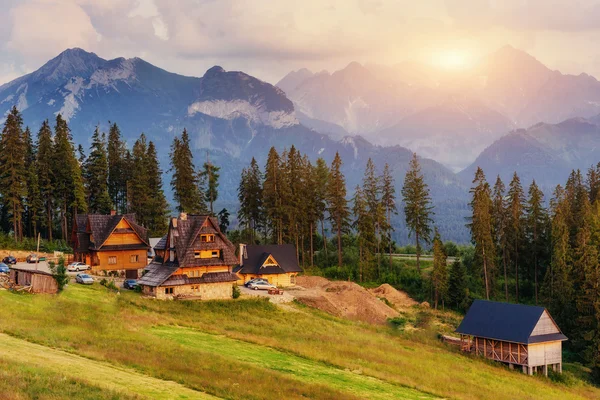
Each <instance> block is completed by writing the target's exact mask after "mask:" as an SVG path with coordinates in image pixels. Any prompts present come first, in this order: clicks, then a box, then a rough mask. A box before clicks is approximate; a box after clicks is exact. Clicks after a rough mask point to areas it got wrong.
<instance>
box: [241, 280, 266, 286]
mask: <svg viewBox="0 0 600 400" xmlns="http://www.w3.org/2000/svg"><path fill="white" fill-rule="evenodd" d="M254 282H268V281H267V280H266V279H263V278H254V279H250V280H249V281H248V282H246V283H244V286H246V287H249V286H250V284H251V283H254Z"/></svg>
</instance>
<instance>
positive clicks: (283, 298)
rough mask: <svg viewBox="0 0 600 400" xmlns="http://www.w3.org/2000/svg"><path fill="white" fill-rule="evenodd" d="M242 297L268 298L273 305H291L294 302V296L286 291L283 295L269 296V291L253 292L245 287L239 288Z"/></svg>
mask: <svg viewBox="0 0 600 400" xmlns="http://www.w3.org/2000/svg"><path fill="white" fill-rule="evenodd" d="M239 288H240V292H241V293H242V296H248V297H267V298H268V299H269V301H270V302H271V303H289V302H291V301H294V298H295V297H294V296H293V295H291V294H290V293H289V292H288V291H286V290H284V291H283V294H269V291H268V290H252V289H248V288H247V287H245V286H239Z"/></svg>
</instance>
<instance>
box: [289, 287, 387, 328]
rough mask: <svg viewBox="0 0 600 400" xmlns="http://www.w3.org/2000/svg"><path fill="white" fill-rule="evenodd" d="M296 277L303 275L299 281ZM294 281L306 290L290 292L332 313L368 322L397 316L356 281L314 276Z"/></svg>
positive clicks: (381, 322)
mask: <svg viewBox="0 0 600 400" xmlns="http://www.w3.org/2000/svg"><path fill="white" fill-rule="evenodd" d="M300 278H304V279H302V283H301V279H300ZM306 278H309V279H306ZM315 278H317V279H315ZM297 282H298V285H301V286H304V285H306V286H304V287H305V288H306V290H299V291H297V292H294V295H295V296H296V298H297V299H298V300H299V301H300V302H302V303H304V304H306V305H308V306H311V307H315V308H318V309H319V310H322V311H325V312H327V313H330V314H333V315H335V316H338V317H343V318H348V319H352V320H355V321H363V322H368V323H372V324H384V323H385V322H386V321H387V319H388V318H393V317H396V316H398V312H397V311H396V310H394V309H393V308H391V307H389V306H388V305H387V304H385V303H384V302H382V301H381V300H379V299H378V298H377V297H375V296H373V295H372V294H371V293H369V291H368V290H366V289H365V288H363V287H362V286H359V285H357V284H356V283H353V282H343V281H334V282H330V281H328V280H327V279H324V278H318V277H298V280H297ZM309 285H312V287H310V288H308V286H309Z"/></svg>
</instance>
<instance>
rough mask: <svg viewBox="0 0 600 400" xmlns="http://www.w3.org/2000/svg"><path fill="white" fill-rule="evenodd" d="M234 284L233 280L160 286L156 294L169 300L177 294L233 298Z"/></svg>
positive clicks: (207, 297) (209, 297)
mask: <svg viewBox="0 0 600 400" xmlns="http://www.w3.org/2000/svg"><path fill="white" fill-rule="evenodd" d="M232 285H233V282H221V283H201V284H194V285H179V286H160V287H157V288H156V289H155V293H154V294H155V297H156V298H157V299H161V300H169V299H173V298H175V297H177V296H180V297H181V298H186V297H188V298H190V299H197V300H218V299H231V297H232V294H233V288H232ZM171 288H172V289H173V293H171V290H170V289H171ZM167 291H168V293H167ZM144 293H145V292H144ZM149 294H151V293H149ZM151 295H153V294H151Z"/></svg>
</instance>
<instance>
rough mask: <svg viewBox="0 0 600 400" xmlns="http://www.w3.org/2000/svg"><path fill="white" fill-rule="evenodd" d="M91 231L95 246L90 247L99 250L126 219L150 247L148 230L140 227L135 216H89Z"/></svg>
mask: <svg viewBox="0 0 600 400" xmlns="http://www.w3.org/2000/svg"><path fill="white" fill-rule="evenodd" d="M87 217H88V221H89V230H90V232H89V233H91V234H92V236H93V237H94V241H93V245H92V246H90V247H92V248H94V249H96V250H99V249H100V248H101V247H102V246H103V245H104V243H105V242H106V240H107V239H108V237H109V236H110V235H111V233H112V232H113V231H114V230H115V228H116V227H117V225H119V222H121V220H122V219H125V221H127V223H128V224H129V226H131V229H132V230H133V231H134V232H135V233H136V234H137V235H138V236H139V238H140V239H141V240H142V242H144V243H145V244H146V246H149V244H148V233H147V230H146V228H144V227H142V226H140V225H138V224H137V223H136V221H135V214H123V215H104V214H88V216H87Z"/></svg>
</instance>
